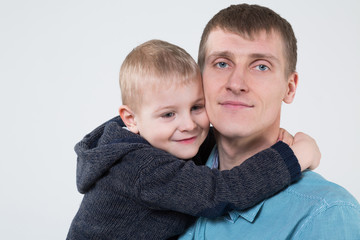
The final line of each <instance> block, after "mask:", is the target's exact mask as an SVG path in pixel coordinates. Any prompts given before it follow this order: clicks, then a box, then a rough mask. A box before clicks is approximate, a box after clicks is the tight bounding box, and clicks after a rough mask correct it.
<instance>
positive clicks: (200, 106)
mask: <svg viewBox="0 0 360 240" xmlns="http://www.w3.org/2000/svg"><path fill="white" fill-rule="evenodd" d="M203 108H204V105H195V106H193V107H192V108H191V111H197V110H201V109H203Z"/></svg>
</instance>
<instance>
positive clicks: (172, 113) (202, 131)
mask: <svg viewBox="0 0 360 240" xmlns="http://www.w3.org/2000/svg"><path fill="white" fill-rule="evenodd" d="M197 78H200V77H199V76H198V77H196V79H194V80H192V81H190V83H188V84H182V85H172V86H167V85H166V84H165V86H160V87H156V88H152V90H150V91H146V93H145V94H144V96H143V101H142V104H141V106H140V107H139V109H138V111H137V113H135V122H136V127H137V130H138V132H139V134H140V135H141V136H142V137H144V138H145V139H146V140H147V141H148V142H149V143H150V144H151V145H152V146H154V147H157V148H160V149H162V150H164V151H167V152H169V153H171V154H173V155H174V156H176V157H178V158H181V159H189V158H192V157H194V156H195V155H196V153H197V152H198V150H199V147H200V145H201V144H202V143H203V141H204V140H205V138H206V136H207V133H208V130H209V120H208V117H207V114H206V111H205V99H204V94H203V89H202V83H201V80H200V79H197Z"/></svg>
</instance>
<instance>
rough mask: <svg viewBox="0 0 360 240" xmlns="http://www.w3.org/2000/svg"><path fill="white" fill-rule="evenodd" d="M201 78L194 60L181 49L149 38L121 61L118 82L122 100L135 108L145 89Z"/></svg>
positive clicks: (184, 82)
mask: <svg viewBox="0 0 360 240" xmlns="http://www.w3.org/2000/svg"><path fill="white" fill-rule="evenodd" d="M195 77H199V79H201V78H200V70H199V67H198V65H197V63H196V62H195V60H194V59H193V58H192V57H191V56H190V54H188V53H187V52H186V51H185V50H184V49H182V48H180V47H178V46H176V45H173V44H171V43H168V42H165V41H161V40H150V41H147V42H145V43H143V44H141V45H139V46H137V47H136V48H134V49H133V50H132V51H131V52H130V53H129V54H128V55H127V57H126V58H125V60H124V62H123V64H122V65H121V69H120V75H119V83H120V88H121V97H122V103H123V104H124V105H128V106H130V107H131V108H133V109H134V110H135V108H136V107H137V106H139V104H141V101H142V95H143V93H144V92H145V91H151V89H154V88H157V87H164V86H170V85H172V84H177V85H179V84H180V85H182V84H187V83H189V82H191V81H192V80H193V79H194V78H195Z"/></svg>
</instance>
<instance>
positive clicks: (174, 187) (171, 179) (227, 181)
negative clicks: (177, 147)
mask: <svg viewBox="0 0 360 240" xmlns="http://www.w3.org/2000/svg"><path fill="white" fill-rule="evenodd" d="M136 155H137V157H139V156H140V158H141V156H143V157H142V158H143V160H142V161H143V167H142V168H141V171H139V173H138V181H137V184H136V187H137V189H139V191H138V196H135V197H136V198H140V199H141V200H142V202H143V203H144V204H146V205H147V206H148V207H151V208H154V209H166V210H173V211H178V212H182V213H186V214H190V215H193V216H203V217H210V218H212V217H217V216H220V215H222V214H223V213H224V212H226V211H228V210H230V209H238V210H243V209H246V208H249V207H251V206H253V205H255V204H257V203H259V202H260V201H262V200H264V199H266V198H268V197H270V196H271V195H273V194H275V193H277V192H278V191H280V190H281V189H283V188H284V187H286V186H288V185H289V184H290V183H291V182H292V181H294V180H295V179H297V178H299V176H300V174H301V172H300V166H299V164H298V162H297V159H296V157H295V155H294V153H293V151H292V150H291V149H290V148H289V146H288V145H287V144H285V143H283V142H278V143H276V144H275V145H273V146H272V147H271V148H268V149H266V150H264V151H262V152H260V153H258V154H256V155H254V156H253V157H251V158H249V159H248V160H246V161H245V162H244V163H243V164H241V165H240V166H237V167H235V168H233V169H232V170H226V171H219V170H217V169H210V168H208V167H206V166H196V165H195V164H194V162H192V161H182V160H179V159H177V158H175V157H173V156H172V155H170V154H167V153H165V152H163V151H160V150H158V149H155V148H150V147H149V148H144V149H139V150H138V151H136Z"/></svg>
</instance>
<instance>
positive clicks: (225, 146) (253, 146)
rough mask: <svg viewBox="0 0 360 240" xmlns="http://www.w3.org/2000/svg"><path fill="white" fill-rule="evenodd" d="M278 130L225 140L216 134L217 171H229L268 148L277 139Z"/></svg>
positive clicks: (225, 138)
mask: <svg viewBox="0 0 360 240" xmlns="http://www.w3.org/2000/svg"><path fill="white" fill-rule="evenodd" d="M278 134H279V128H274V129H271V130H269V131H267V132H266V133H259V134H257V135H256V136H255V135H254V136H251V137H239V138H236V139H234V138H227V137H225V136H222V135H220V134H219V133H216V140H217V145H218V152H219V160H220V162H219V169H220V170H229V169H232V168H233V167H235V166H238V165H240V164H242V163H243V162H244V161H245V160H246V159H248V158H250V157H251V156H253V155H255V154H256V153H258V152H261V151H262V150H264V149H267V148H269V147H270V146H272V145H273V144H275V143H276V141H277V139H278Z"/></svg>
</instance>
